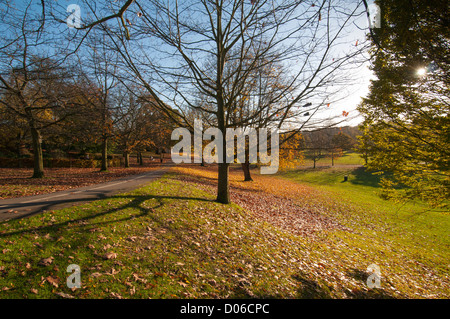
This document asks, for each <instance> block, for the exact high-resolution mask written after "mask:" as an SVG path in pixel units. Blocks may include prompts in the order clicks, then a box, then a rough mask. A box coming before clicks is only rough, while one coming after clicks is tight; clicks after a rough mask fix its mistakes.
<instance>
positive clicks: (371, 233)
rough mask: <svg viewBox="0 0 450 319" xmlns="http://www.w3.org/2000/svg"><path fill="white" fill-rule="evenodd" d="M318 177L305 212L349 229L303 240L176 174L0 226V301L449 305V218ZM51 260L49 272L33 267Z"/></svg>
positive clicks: (296, 177)
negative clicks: (74, 275) (371, 279)
mask: <svg viewBox="0 0 450 319" xmlns="http://www.w3.org/2000/svg"><path fill="white" fill-rule="evenodd" d="M307 174H310V173H309V172H308V173H307ZM327 174H328V173H327V172H324V171H322V172H321V173H320V174H319V176H321V178H322V179H323V181H322V184H320V185H316V186H315V187H317V188H316V189H317V196H313V197H314V201H311V202H307V203H306V202H305V203H303V204H304V205H305V209H307V208H308V207H312V208H314V209H315V210H317V211H318V213H320V214H325V215H328V216H330V217H331V218H333V219H336V220H338V221H339V222H340V223H342V224H344V225H345V226H347V227H348V230H346V231H344V230H336V231H330V232H322V233H318V234H317V236H314V237H311V238H305V237H301V236H295V235H292V234H290V233H288V232H286V231H283V230H281V229H279V228H277V227H275V226H273V225H271V224H268V223H267V222H265V221H263V220H259V219H257V218H255V217H254V216H253V215H249V214H250V213H247V212H246V211H244V210H243V209H241V208H240V207H238V206H236V205H222V204H218V203H216V202H214V201H213V199H214V198H215V196H214V195H213V194H210V193H206V192H205V191H203V190H201V189H199V188H197V187H196V186H195V184H187V183H186V182H184V181H180V180H178V177H177V175H175V174H168V175H166V176H165V177H164V178H162V179H160V180H158V181H156V182H153V183H151V184H149V185H147V186H145V187H142V188H140V189H138V190H136V191H133V192H129V193H126V194H120V195H116V196H113V197H112V198H109V199H105V200H100V201H95V202H92V203H89V204H85V205H81V206H78V207H72V208H67V209H63V210H59V211H51V212H46V213H43V214H39V215H35V216H32V217H29V218H26V219H21V220H11V221H8V222H3V223H1V224H0V248H1V250H0V298H60V296H59V295H58V293H65V294H67V295H70V296H73V297H75V298H118V297H123V298H253V297H258V298H372V297H373V298H397V297H409V298H414V297H420V298H426V297H435V298H445V297H447V298H448V296H449V295H450V288H449V278H448V273H449V260H450V259H449V249H448V248H449V240H448V229H449V224H448V216H445V215H442V214H438V213H432V212H423V213H421V214H418V215H416V214H412V213H411V212H403V211H395V209H394V210H392V211H391V208H388V209H386V207H384V206H383V205H379V204H377V202H376V200H375V197H374V198H372V197H370V196H372V195H366V196H369V197H367V198H368V199H370V201H368V202H366V200H367V198H366V199H365V198H364V196H361V197H358V198H357V199H356V201H353V199H352V195H351V194H350V193H349V194H348V195H346V196H347V197H345V196H343V194H346V193H347V191H354V192H357V191H358V188H359V187H364V188H365V189H366V188H367V189H370V187H372V186H370V183H369V184H368V185H357V184H355V185H351V184H350V183H348V185H347V184H346V186H343V187H347V188H345V189H344V190H339V189H340V186H339V185H341V184H338V183H339V179H340V177H339V176H335V181H334V182H333V183H331V184H329V183H328V182H327V181H329V177H330V176H328V177H327V176H326V175H327ZM339 174H341V172H340V173H339ZM332 175H333V174H332ZM301 176H302V174H299V173H298V172H297V173H290V174H286V175H284V178H290V179H294V180H298V181H300V180H302V178H306V179H309V183H310V184H311V185H313V181H314V180H315V179H314V178H313V176H312V175H305V176H303V177H301ZM350 180H352V178H351V179H350ZM355 194H356V193H355ZM299 200H301V199H299ZM380 203H381V202H380ZM374 205H377V206H374ZM389 207H390V206H389ZM399 231H401V232H399ZM107 253H114V254H116V255H114V257H115V258H110V259H107V258H105V257H106V256H105V255H106V254H107ZM49 257H52V258H53V260H52V263H51V264H50V265H48V266H43V265H40V264H39V263H40V261H41V260H42V259H43V258H49ZM372 263H375V264H377V265H379V266H380V268H381V272H382V280H381V284H382V287H381V288H380V289H368V288H367V286H366V279H367V276H368V273H367V272H366V269H367V266H368V265H370V264H372ZM70 264H77V265H79V266H80V267H81V281H82V288H80V289H76V290H73V291H72V290H71V289H69V288H67V286H66V278H67V276H68V275H69V274H68V273H67V272H66V268H67V266H69V265H70ZM52 281H53V282H54V284H52V283H51V282H52Z"/></svg>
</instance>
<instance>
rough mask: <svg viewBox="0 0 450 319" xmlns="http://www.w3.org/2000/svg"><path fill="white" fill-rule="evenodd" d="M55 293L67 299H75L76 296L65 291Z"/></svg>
mask: <svg viewBox="0 0 450 319" xmlns="http://www.w3.org/2000/svg"><path fill="white" fill-rule="evenodd" d="M55 294H56V295H58V296H60V297H63V298H66V299H73V298H75V297H74V296H72V295H69V294H66V293H64V292H56V293H55Z"/></svg>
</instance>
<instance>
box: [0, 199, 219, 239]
mask: <svg viewBox="0 0 450 319" xmlns="http://www.w3.org/2000/svg"><path fill="white" fill-rule="evenodd" d="M120 198H122V199H132V200H131V202H129V203H127V204H125V205H120V206H119V207H116V208H113V209H108V210H106V211H100V212H98V213H94V214H90V215H86V216H80V217H78V218H73V219H69V220H66V221H64V222H60V223H54V224H53V223H52V224H50V225H46V226H38V227H31V228H29V229H22V230H19V231H14V232H9V233H0V238H2V237H8V236H11V235H17V234H25V233H31V232H48V231H56V230H58V229H60V228H63V227H67V226H68V225H69V224H74V223H77V222H88V221H89V220H92V219H95V218H98V217H103V216H106V215H111V214H114V213H116V212H118V211H121V210H125V209H127V208H134V209H136V208H137V209H139V210H140V213H139V214H131V215H130V216H129V217H126V218H122V219H115V220H112V221H108V222H96V223H92V224H90V225H100V224H103V225H105V224H110V223H114V222H123V221H126V220H129V219H132V218H136V217H141V216H144V215H147V214H148V213H149V212H150V211H152V210H153V209H157V208H160V207H161V206H163V205H164V203H163V200H164V199H169V200H172V199H173V200H196V201H206V202H211V200H208V199H205V198H198V197H184V196H159V195H116V196H111V197H107V199H108V200H114V199H120ZM152 199H156V200H157V201H158V203H159V204H158V205H157V206H155V207H151V208H143V207H142V204H143V203H144V202H146V201H148V200H152ZM52 205H53V204H50V205H48V206H46V207H45V208H43V210H51V206H52ZM37 214H38V212H36V213H32V214H29V215H26V216H24V217H30V216H32V215H37ZM8 222H9V220H7V221H3V222H1V223H0V225H2V224H5V223H8ZM72 227H73V225H72ZM80 227H81V226H80Z"/></svg>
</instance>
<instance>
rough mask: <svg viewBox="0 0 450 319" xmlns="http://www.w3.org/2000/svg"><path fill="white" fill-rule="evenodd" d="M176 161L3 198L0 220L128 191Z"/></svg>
mask: <svg viewBox="0 0 450 319" xmlns="http://www.w3.org/2000/svg"><path fill="white" fill-rule="evenodd" d="M172 165H173V164H172V163H170V164H163V165H162V166H163V168H161V169H158V170H154V171H150V172H146V173H142V174H139V175H132V176H126V177H123V178H120V179H115V180H112V181H109V182H106V183H102V184H96V185H90V186H85V187H81V188H74V189H69V190H65V191H61V192H54V193H49V194H42V195H35V196H26V197H19V198H9V199H3V200H0V221H5V220H9V219H16V218H22V217H26V216H30V215H34V214H37V213H40V212H45V211H48V210H55V209H61V208H65V207H70V206H75V205H79V204H82V203H85V202H89V201H93V200H97V199H103V198H107V197H110V196H113V195H115V194H117V193H123V192H127V191H130V190H133V189H136V188H138V187H139V186H141V185H143V184H146V183H149V182H152V181H154V180H155V179H157V178H160V177H161V176H162V175H164V173H166V171H167V170H168V169H169V167H171V166H172Z"/></svg>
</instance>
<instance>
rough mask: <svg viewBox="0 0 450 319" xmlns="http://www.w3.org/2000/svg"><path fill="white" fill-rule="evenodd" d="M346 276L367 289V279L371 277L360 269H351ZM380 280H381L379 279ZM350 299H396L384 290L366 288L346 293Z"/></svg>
mask: <svg viewBox="0 0 450 319" xmlns="http://www.w3.org/2000/svg"><path fill="white" fill-rule="evenodd" d="M347 274H348V276H350V277H352V278H353V279H356V280H358V281H360V282H361V285H362V287H367V279H368V278H369V276H370V275H371V274H370V273H368V272H366V271H362V270H360V269H351V270H350V271H348V272H347ZM381 280H383V279H382V278H381ZM348 294H349V295H350V297H351V298H355V299H395V298H398V297H395V296H393V295H392V294H391V293H389V292H387V291H386V290H385V289H383V288H382V287H381V288H367V289H353V290H352V291H351V292H350V293H348Z"/></svg>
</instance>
